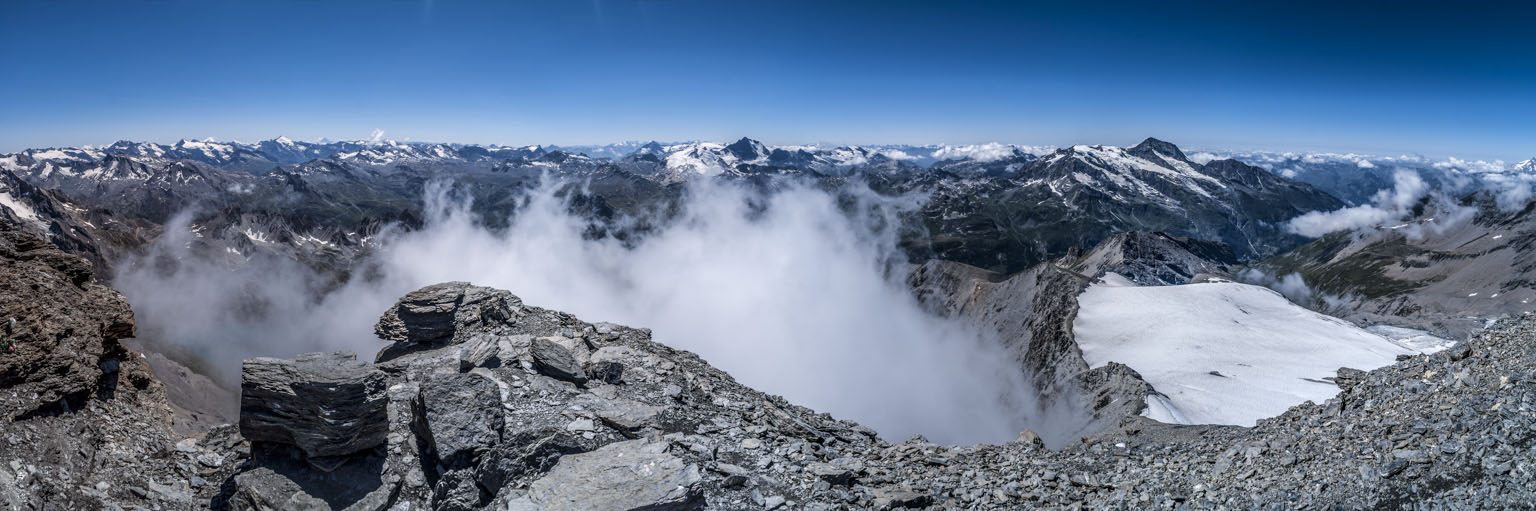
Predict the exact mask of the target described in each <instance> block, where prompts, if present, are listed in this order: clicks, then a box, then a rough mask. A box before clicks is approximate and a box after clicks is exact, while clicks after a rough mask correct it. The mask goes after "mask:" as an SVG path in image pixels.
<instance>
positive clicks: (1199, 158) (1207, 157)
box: [1184, 152, 1225, 165]
mask: <svg viewBox="0 0 1536 511" xmlns="http://www.w3.org/2000/svg"><path fill="white" fill-rule="evenodd" d="M1184 157H1186V158H1189V161H1192V162H1195V163H1199V164H1201V165H1205V164H1207V163H1210V162H1213V161H1216V160H1221V159H1225V157H1224V156H1217V155H1215V154H1212V153H1207V152H1199V153H1190V154H1186V155H1184Z"/></svg>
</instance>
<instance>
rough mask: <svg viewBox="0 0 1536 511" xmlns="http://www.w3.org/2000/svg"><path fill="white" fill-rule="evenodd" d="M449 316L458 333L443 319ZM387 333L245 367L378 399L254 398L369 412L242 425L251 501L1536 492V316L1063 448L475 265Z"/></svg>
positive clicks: (387, 326) (269, 405)
mask: <svg viewBox="0 0 1536 511" xmlns="http://www.w3.org/2000/svg"><path fill="white" fill-rule="evenodd" d="M449 318H451V319H449ZM445 320H447V322H446V323H445ZM448 324H451V325H453V328H452V333H451V334H445V333H444V332H445V330H444V329H443V327H444V326H446V325H448ZM400 326H403V327H404V328H403V329H402V328H399V327H400ZM380 331H381V332H392V333H394V334H393V338H394V339H395V341H394V344H393V345H391V346H389V347H388V348H386V349H385V350H384V351H383V352H382V353H381V354H380V356H379V357H378V361H377V362H376V363H374V364H372V365H369V364H365V363H361V362H356V361H355V360H353V358H352V357H350V356H348V355H338V354H319V355H311V356H307V357H304V358H302V359H300V360H296V361H291V362H284V361H273V360H257V361H253V362H252V363H251V364H249V365H248V366H247V383H248V384H251V385H256V384H260V385H268V384H271V383H273V382H276V381H277V380H276V379H275V378H274V377H273V376H272V375H275V374H279V373H280V371H271V370H268V369H263V368H260V367H255V366H263V365H272V366H282V365H288V366H291V367H300V366H304V365H305V364H320V366H317V367H326V366H327V365H333V366H345V367H348V369H347V370H346V371H335V370H325V371H317V370H304V369H302V368H301V369H299V370H292V371H286V372H281V373H282V374H287V375H288V377H287V378H288V379H287V380H285V381H284V382H283V385H289V386H290V387H293V386H304V385H308V384H309V383H311V382H316V383H321V382H323V384H322V385H321V387H323V388H328V389H335V391H337V392H351V391H348V390H346V389H347V388H357V389H360V390H359V391H360V392H363V394H361V395H364V396H367V397H366V398H365V399H356V400H352V401H350V402H348V403H341V402H340V401H336V400H325V399H316V398H315V397H314V396H308V397H303V396H299V395H297V394H290V395H281V394H276V393H274V394H269V395H264V397H259V398H247V399H246V400H245V402H244V403H243V413H244V414H245V415H247V416H260V415H261V414H264V413H269V412H271V411H273V410H276V409H279V406H277V405H279V404H282V403H302V402H310V403H312V404H318V405H319V406H321V407H322V410H321V412H320V413H322V414H327V415H332V416H338V415H337V414H340V415H345V416H347V417H356V418H357V420H348V421H343V422H342V427H343V428H351V429H350V430H349V431H352V432H355V433H356V434H339V435H338V434H334V433H345V432H339V431H332V432H331V433H333V434H331V435H328V436H326V437H325V439H328V440H325V439H322V440H325V442H322V443H326V442H328V443H329V445H328V446H327V448H326V449H325V450H320V449H318V448H317V447H316V446H315V445H313V442H309V445H305V444H306V441H300V440H286V439H284V437H283V436H282V435H273V434H272V433H274V432H276V431H280V430H283V429H289V430H292V431H290V433H295V432H297V431H298V430H310V431H314V429H313V428H314V426H313V425H306V424H305V423H304V422H302V421H268V422H267V423H264V424H255V423H245V424H243V425H242V430H243V431H244V432H245V434H246V436H247V437H250V438H262V439H263V440H260V441H257V442H254V445H253V446H252V451H253V458H252V460H251V462H250V464H249V465H248V466H247V467H246V468H244V469H243V470H242V472H241V473H240V474H239V475H237V476H235V477H234V482H233V485H232V486H233V488H234V490H233V492H232V499H231V500H230V501H229V503H230V504H232V505H233V507H235V508H237V509H300V508H302V509H312V508H320V509H327V508H329V509H386V508H398V509H404V508H406V507H407V506H409V507H410V508H419V507H431V508H436V509H480V508H494V509H705V508H707V509H777V508H785V509H891V508H900V507H912V508H921V507H934V508H942V509H1016V508H1021V507H1086V508H1126V507H1135V508H1153V507H1155V508H1218V507H1220V508H1245V509H1249V508H1251V509H1260V508H1263V509H1269V508H1275V507H1280V508H1315V507H1328V506H1334V505H1338V506H1344V507H1345V508H1364V507H1377V508H1383V509H1396V508H1404V507H1405V506H1411V505H1414V504H1429V505H1432V506H1433V505H1436V504H1439V505H1443V506H1445V507H1452V506H1470V507H1478V508H1490V507H1509V506H1518V505H1529V504H1531V503H1533V502H1536V495H1533V494H1532V493H1531V491H1530V490H1529V488H1530V487H1531V483H1532V480H1531V479H1532V475H1533V468H1536V466H1533V465H1532V458H1531V456H1529V452H1530V447H1531V442H1532V440H1533V439H1536V433H1533V431H1536V429H1533V426H1536V410H1533V406H1536V402H1533V401H1536V393H1533V391H1536V371H1533V366H1536V343H1532V342H1531V341H1532V338H1533V335H1536V318H1530V317H1525V318H1517V319H1513V320H1507V321H1504V322H1502V323H1500V324H1498V325H1496V326H1495V327H1493V328H1491V329H1489V330H1488V331H1486V332H1484V333H1482V334H1481V335H1479V336H1477V337H1474V338H1472V339H1470V340H1468V341H1467V342H1466V343H1464V344H1463V345H1461V346H1460V347H1458V348H1457V349H1453V350H1450V351H1447V352H1443V353H1440V354H1435V355H1429V356H1419V357H1413V358H1409V359H1406V360H1404V361H1402V362H1400V363H1399V364H1398V365H1396V366H1392V367H1389V368H1384V369H1381V370H1377V371H1372V372H1369V373H1364V372H1359V371H1341V376H1343V377H1342V378H1340V386H1341V388H1343V389H1344V390H1343V392H1341V393H1340V394H1339V396H1338V397H1337V398H1335V399H1332V400H1329V401H1328V402H1326V403H1323V404H1311V403H1308V404H1304V405H1301V406H1298V407H1295V408H1293V409H1291V410H1290V411H1288V412H1286V413H1285V414H1283V415H1281V416H1279V417H1276V418H1273V419H1266V420H1263V421H1260V423H1259V424H1258V425H1257V426H1256V427H1254V428H1238V427H1216V426H1169V425H1163V424H1159V423H1155V422H1152V421H1150V420H1146V419H1140V418H1132V419H1130V420H1128V421H1126V422H1124V423H1121V424H1118V425H1116V426H1115V427H1113V428H1110V429H1108V430H1106V431H1105V432H1103V433H1102V434H1099V435H1095V436H1093V437H1088V438H1083V439H1082V440H1081V441H1079V442H1075V443H1073V444H1072V445H1070V446H1068V447H1066V448H1064V449H1062V450H1059V451H1048V450H1045V449H1044V448H1043V445H1042V444H1041V442H1040V441H1039V437H1038V436H1036V435H1034V434H1033V433H1031V432H1025V433H1022V434H1021V435H1020V439H1019V440H1018V441H1015V442H1010V443H1008V444H1003V445H988V446H973V447H956V446H944V445H937V444H933V443H929V442H927V441H925V440H923V439H922V438H920V437H919V438H914V439H911V440H908V441H905V442H902V443H896V444H892V443H888V442H886V441H885V440H883V439H881V438H879V437H878V436H877V435H876V434H875V433H874V432H873V431H870V430H868V429H866V428H863V427H861V426H859V425H857V424H854V423H851V422H846V421H838V420H835V419H833V418H832V417H830V416H827V415H825V414H818V413H815V412H813V411H811V410H807V409H805V408H801V407H798V406H794V405H792V404H789V403H786V402H784V400H783V399H781V398H778V397H775V396H770V395H766V394H762V393H760V392H756V391H754V390H752V389H749V388H746V387H744V386H741V385H740V384H737V383H736V382H734V381H733V380H732V379H731V378H730V376H729V375H727V374H725V373H723V372H720V371H719V370H716V369H713V368H711V367H710V366H708V365H707V364H706V363H704V362H703V361H702V360H700V359H698V357H696V356H694V355H693V354H691V353H687V352H682V351H677V350H672V349H670V348H667V347H666V346H664V345H661V344H658V343H656V342H653V341H652V340H651V339H650V336H649V332H648V331H646V330H641V329H632V328H626V327H621V326H616V325H610V324H589V323H584V322H582V321H580V320H578V319H576V318H574V317H572V316H570V315H568V314H564V313H560V312H556V311H550V310H545V309H539V308H536V307H531V306H527V305H525V304H522V303H521V301H520V300H517V299H516V297H514V296H512V295H511V294H510V293H506V292H505V291H497V290H491V289H487V288H480V287H476V286H472V285H469V284H465V283H449V284H440V285H436V286H430V287H428V288H424V289H422V290H420V291H417V292H414V293H411V294H410V295H407V297H405V298H404V299H402V301H401V302H400V303H398V304H397V305H396V306H395V307H394V308H392V309H391V310H390V311H389V312H388V313H386V314H385V316H384V318H383V319H381V321H380ZM412 332H418V333H420V335H415V334H413V333H412ZM380 378H382V379H384V380H385V381H386V382H387V383H384V384H383V386H382V387H380V386H379V385H377V384H376V383H375V382H376V381H377V380H378V379H380ZM343 380H345V381H343ZM346 382H350V383H346ZM349 385H356V387H349ZM295 388H296V387H295ZM381 388H382V391H381V390H380V389H381ZM248 395H249V394H248ZM381 402H382V405H383V410H382V412H381V411H380V410H379V409H378V406H379V404H378V403H381ZM325 407H345V408H325ZM282 408H286V405H285V406H283V407H282ZM381 425H382V426H383V427H384V428H385V429H386V432H382V434H381V432H380V431H379V429H378V428H379V427H380V426H381ZM326 427H335V424H334V423H332V424H329V425H327V426H326ZM297 437H298V436H294V438H297ZM346 451H352V453H351V454H348V455H340V456H338V455H335V454H334V453H338V452H346Z"/></svg>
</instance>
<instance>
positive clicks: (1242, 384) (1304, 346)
mask: <svg viewBox="0 0 1536 511" xmlns="http://www.w3.org/2000/svg"><path fill="white" fill-rule="evenodd" d="M1078 303H1079V305H1081V310H1080V311H1079V312H1078V315H1077V319H1076V320H1075V321H1074V322H1073V331H1074V333H1075V335H1076V338H1077V343H1078V346H1079V347H1080V348H1081V349H1082V350H1083V358H1084V359H1085V360H1087V362H1088V365H1089V366H1090V367H1101V366H1103V365H1105V364H1107V363H1109V362H1120V363H1122V364H1125V365H1127V366H1130V367H1131V368H1132V369H1135V370H1136V372H1138V373H1140V374H1141V376H1142V377H1143V378H1144V379H1145V380H1146V381H1147V383H1150V384H1152V387H1153V388H1155V389H1157V390H1158V391H1159V392H1161V393H1163V394H1164V395H1165V396H1166V398H1164V397H1163V396H1153V397H1150V398H1148V399H1147V405H1148V410H1147V412H1145V413H1144V415H1147V416H1148V417H1151V418H1153V419H1156V420H1159V421H1163V422H1172V423H1181V424H1235V425H1240V426H1252V425H1253V424H1254V423H1255V422H1256V421H1258V420H1259V419H1262V418H1265V417H1273V416H1276V415H1279V414H1280V413H1281V412H1284V411H1285V410H1286V409H1287V408H1290V407H1292V406H1295V405H1297V404H1301V403H1302V402H1304V401H1312V402H1316V403H1321V402H1323V401H1325V400H1327V399H1328V398H1330V397H1333V396H1334V395H1335V394H1337V393H1338V392H1339V389H1338V387H1337V386H1335V385H1334V384H1333V383H1332V382H1331V381H1329V380H1325V379H1324V378H1329V377H1332V376H1334V375H1335V372H1336V371H1337V370H1338V368H1340V367H1352V368H1355V369H1362V370H1371V369H1375V368H1378V367H1382V366H1386V365H1389V364H1392V363H1393V362H1395V361H1396V357H1397V356H1398V355H1406V354H1413V353H1416V352H1418V351H1419V350H1418V349H1415V348H1416V346H1413V345H1410V344H1405V343H1399V342H1395V341H1394V340H1392V339H1389V338H1387V337H1383V336H1381V335H1377V334H1374V333H1371V332H1369V331H1366V330H1364V329H1361V328H1359V327H1357V326H1355V325H1353V324H1351V323H1349V322H1347V321H1344V320H1341V319H1338V318H1333V317H1330V316H1325V315H1323V314H1319V313H1316V312H1312V311H1310V310H1307V309H1304V308H1302V307H1299V306H1297V305H1295V304H1293V303H1291V302H1290V301H1289V300H1286V298H1285V297H1284V296H1281V295H1280V293H1277V292H1275V291H1272V290H1270V289H1267V288H1263V287H1259V286H1252V285H1247V284H1238V283H1231V282H1222V283H1205V284H1187V285H1181V286H1154V287H1139V286H1136V285H1135V284H1132V283H1131V282H1130V281H1129V280H1126V279H1125V278H1124V277H1121V276H1120V275H1116V274H1109V275H1107V276H1105V277H1104V279H1103V281H1102V282H1099V283H1096V284H1094V285H1092V286H1090V287H1089V288H1088V290H1087V291H1084V292H1083V294H1082V295H1080V296H1078Z"/></svg>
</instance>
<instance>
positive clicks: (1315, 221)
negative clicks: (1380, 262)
mask: <svg viewBox="0 0 1536 511" xmlns="http://www.w3.org/2000/svg"><path fill="white" fill-rule="evenodd" d="M1392 178H1393V182H1394V184H1393V187H1392V188H1391V189H1387V190H1381V191H1379V192H1376V195H1375V196H1374V197H1372V201H1371V203H1370V204H1361V205H1359V206H1354V207H1348V208H1342V209H1338V210H1334V211H1313V212H1310V213H1307V214H1304V215H1301V216H1298V217H1296V218H1293V219H1291V220H1290V221H1289V222H1287V223H1286V224H1285V229H1286V230H1287V231H1289V232H1292V233H1295V234H1299V235H1302V236H1307V237H1310V238H1317V237H1321V236H1323V235H1325V234H1328V233H1331V232H1337V231H1347V230H1357V229H1366V228H1386V229H1391V230H1400V231H1401V232H1403V233H1404V234H1405V235H1407V236H1409V237H1412V238H1420V237H1422V236H1423V235H1424V234H1426V233H1437V232H1442V231H1444V230H1445V229H1449V228H1451V227H1454V226H1458V225H1461V224H1462V223H1463V222H1466V221H1468V220H1471V219H1472V216H1473V215H1474V214H1476V209H1474V208H1470V207H1466V206H1461V205H1458V204H1456V203H1455V201H1453V200H1451V198H1450V197H1447V196H1446V195H1445V194H1444V193H1442V192H1440V191H1438V190H1431V189H1430V187H1429V184H1428V183H1425V182H1424V179H1423V178H1421V177H1419V174H1418V173H1416V172H1413V171H1411V170H1398V171H1397V172H1395V173H1393V174H1392ZM1425 197H1429V198H1430V201H1431V203H1432V204H1433V205H1434V206H1435V207H1436V210H1438V211H1441V212H1442V213H1441V215H1440V216H1439V217H1436V218H1429V219H1425V220H1424V221H1422V222H1416V223H1411V224H1401V225H1387V224H1390V223H1394V222H1401V221H1404V220H1405V219H1406V218H1408V217H1409V216H1411V215H1412V214H1413V209H1414V206H1415V205H1417V204H1418V203H1419V202H1420V201H1421V200H1423V199H1424V198H1425Z"/></svg>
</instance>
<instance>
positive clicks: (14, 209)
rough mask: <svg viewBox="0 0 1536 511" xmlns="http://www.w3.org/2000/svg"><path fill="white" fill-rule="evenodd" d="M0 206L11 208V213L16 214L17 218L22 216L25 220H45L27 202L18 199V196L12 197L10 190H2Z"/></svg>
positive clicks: (39, 221) (40, 221)
mask: <svg viewBox="0 0 1536 511" xmlns="http://www.w3.org/2000/svg"><path fill="white" fill-rule="evenodd" d="M0 206H4V207H5V208H6V209H9V210H11V214H14V215H16V218H20V219H22V220H24V221H31V222H38V223H42V222H43V220H42V219H41V218H39V217H38V216H37V212H36V211H33V210H32V206H28V205H27V204H26V203H25V202H21V201H19V200H16V198H15V197H12V196H11V194H10V193H9V192H0Z"/></svg>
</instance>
